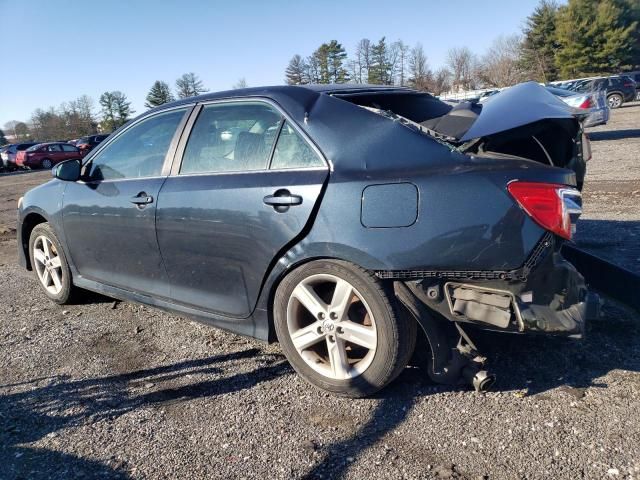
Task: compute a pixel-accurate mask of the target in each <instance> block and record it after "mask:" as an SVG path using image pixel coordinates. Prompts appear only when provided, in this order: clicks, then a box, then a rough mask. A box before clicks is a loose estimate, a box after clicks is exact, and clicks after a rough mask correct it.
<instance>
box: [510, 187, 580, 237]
mask: <svg viewBox="0 0 640 480" xmlns="http://www.w3.org/2000/svg"><path fill="white" fill-rule="evenodd" d="M507 190H509V193H510V194H511V195H512V196H513V198H515V199H516V201H517V202H518V204H519V205H520V206H521V207H522V209H523V210H524V211H525V212H527V214H528V215H529V216H530V217H531V218H532V219H533V220H534V221H535V222H536V223H537V224H538V225H540V226H541V227H542V228H544V229H546V230H549V231H550V232H553V233H555V234H556V235H559V236H560V237H563V238H566V239H567V240H571V235H572V234H573V232H574V230H575V227H574V225H575V222H576V221H577V220H578V217H579V216H580V214H581V213H582V197H581V196H580V192H578V190H576V189H575V188H570V187H567V186H566V185H558V184H555V183H534V182H520V181H514V182H511V183H510V184H509V185H508V186H507Z"/></svg>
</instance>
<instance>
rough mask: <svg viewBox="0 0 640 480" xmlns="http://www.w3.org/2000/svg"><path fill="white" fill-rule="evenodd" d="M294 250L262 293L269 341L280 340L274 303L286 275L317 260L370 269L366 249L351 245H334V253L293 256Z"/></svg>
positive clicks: (277, 268)
mask: <svg viewBox="0 0 640 480" xmlns="http://www.w3.org/2000/svg"><path fill="white" fill-rule="evenodd" d="M294 252H295V249H293V250H290V251H289V252H287V254H285V255H283V256H282V257H281V258H280V260H279V261H278V262H277V264H276V268H274V269H273V270H272V272H271V274H270V275H269V279H268V280H267V283H266V285H265V289H264V294H263V295H262V299H261V301H260V302H259V304H258V308H262V309H264V310H265V311H266V314H267V321H268V341H269V343H272V342H277V341H278V339H277V336H276V333H275V327H274V318H273V304H274V300H275V295H276V291H277V290H278V287H279V286H280V284H281V283H282V281H283V280H284V279H285V277H287V276H288V275H289V274H291V273H292V272H293V271H295V270H297V269H298V268H300V267H302V266H303V265H305V264H307V263H310V262H314V261H317V260H337V261H342V262H347V263H351V264H352V265H355V266H357V267H359V268H362V269H364V270H370V268H367V267H366V266H365V265H363V263H365V262H366V261H365V260H364V259H365V258H366V257H368V254H367V253H366V252H364V251H361V250H356V249H353V248H351V247H348V248H339V247H338V246H334V249H333V252H331V253H332V254H331V253H329V252H326V251H325V252H315V253H313V254H307V255H305V256H300V257H297V258H292V257H294V255H295V253H294Z"/></svg>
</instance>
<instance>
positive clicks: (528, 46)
mask: <svg viewBox="0 0 640 480" xmlns="http://www.w3.org/2000/svg"><path fill="white" fill-rule="evenodd" d="M557 15H558V5H557V4H556V3H555V1H554V0H541V2H540V4H539V5H538V6H537V7H536V8H535V10H534V11H533V13H532V14H531V15H529V17H528V18H527V21H526V26H525V28H524V32H523V33H524V39H523V42H522V51H521V55H522V57H521V65H522V68H523V70H525V71H526V72H528V73H529V75H530V76H531V77H532V78H534V79H536V80H538V81H541V82H551V81H553V80H556V79H557V78H558V69H557V67H556V63H555V53H556V50H557V49H558V42H557V40H556V18H557Z"/></svg>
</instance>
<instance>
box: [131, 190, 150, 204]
mask: <svg viewBox="0 0 640 480" xmlns="http://www.w3.org/2000/svg"><path fill="white" fill-rule="evenodd" d="M129 201H130V202H131V203H133V204H135V205H137V206H138V207H144V206H145V205H148V204H150V203H153V197H152V196H151V195H147V194H146V193H145V192H140V193H139V194H138V195H136V196H135V197H131V199H130V200H129Z"/></svg>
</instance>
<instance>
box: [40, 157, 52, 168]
mask: <svg viewBox="0 0 640 480" xmlns="http://www.w3.org/2000/svg"><path fill="white" fill-rule="evenodd" d="M52 166H53V163H52V162H51V160H49V159H48V158H45V159H44V160H42V168H46V169H49V168H51V167H52Z"/></svg>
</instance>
